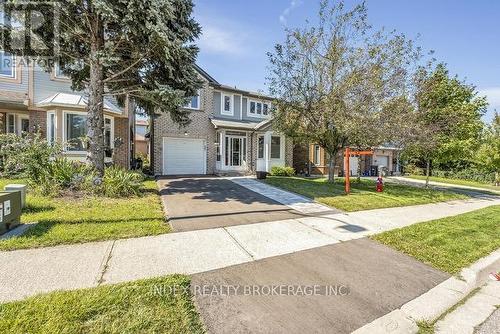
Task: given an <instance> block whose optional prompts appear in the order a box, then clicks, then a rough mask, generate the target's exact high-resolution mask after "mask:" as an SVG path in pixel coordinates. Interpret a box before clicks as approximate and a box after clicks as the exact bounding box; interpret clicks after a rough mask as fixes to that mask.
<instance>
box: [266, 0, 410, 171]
mask: <svg viewBox="0 0 500 334" xmlns="http://www.w3.org/2000/svg"><path fill="white" fill-rule="evenodd" d="M419 56H420V50H419V49H418V48H415V47H414V45H413V43H412V42H411V41H408V40H407V39H406V38H405V36H404V35H398V34H396V33H395V32H385V31H384V30H382V31H373V29H372V28H371V27H370V25H369V23H368V21H367V9H366V7H365V4H364V3H361V4H358V5H356V6H354V8H352V9H350V10H349V9H346V8H345V5H344V2H343V1H333V2H332V1H327V0H324V1H322V2H321V8H320V11H319V20H318V24H317V25H314V26H308V27H306V28H303V29H293V30H287V37H286V40H285V42H284V43H283V44H278V45H276V46H275V50H274V52H273V53H269V59H270V74H269V78H268V81H269V86H270V91H271V94H272V95H274V96H275V97H276V102H275V107H276V108H275V111H274V120H275V121H274V124H275V127H276V128H277V129H278V130H280V131H282V132H283V133H285V134H286V135H288V136H291V137H293V138H295V139H296V140H298V141H304V142H308V143H310V142H313V143H317V144H319V145H320V146H321V147H323V148H324V149H325V151H326V152H327V153H328V155H329V157H330V161H329V179H330V180H331V181H332V180H333V174H334V170H333V169H334V165H335V161H334V159H335V156H336V155H337V153H338V152H339V151H340V150H342V149H343V148H344V147H345V146H346V145H352V146H356V147H358V148H367V147H373V146H376V145H379V144H381V143H383V142H385V141H387V140H388V139H389V137H390V136H389V135H390V134H391V131H392V129H393V128H394V127H395V126H396V125H395V124H394V123H395V122H399V121H400V120H401V118H400V117H399V118H398V117H395V116H393V114H395V113H398V112H400V111H402V110H405V108H404V107H405V106H406V104H405V103H404V102H405V99H404V98H402V97H403V96H404V94H405V90H406V89H407V85H408V73H409V72H410V71H411V70H410V68H411V66H412V64H414V60H415V59H417V58H419Z"/></svg>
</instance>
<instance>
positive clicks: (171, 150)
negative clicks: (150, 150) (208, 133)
mask: <svg viewBox="0 0 500 334" xmlns="http://www.w3.org/2000/svg"><path fill="white" fill-rule="evenodd" d="M206 160H207V158H206V145H205V141H204V140H203V139H194V138H173V137H164V138H163V174H164V175H189V174H191V175H197V174H206V171H207V168H206Z"/></svg>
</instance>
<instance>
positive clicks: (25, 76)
mask: <svg viewBox="0 0 500 334" xmlns="http://www.w3.org/2000/svg"><path fill="white" fill-rule="evenodd" d="M86 105H87V98H86V96H85V94H84V93H83V92H75V91H73V90H72V89H71V82H70V80H69V79H68V78H67V77H65V76H64V75H63V74H62V73H61V72H60V71H59V69H58V66H57V64H56V66H55V68H54V69H53V70H52V71H51V72H46V71H45V70H43V69H42V68H41V67H39V66H38V65H36V64H34V62H32V61H28V60H26V59H25V58H21V57H15V56H13V55H10V54H8V53H6V52H3V51H0V133H15V134H18V135H20V134H21V133H22V132H36V131H39V132H40V133H41V134H42V136H43V137H44V138H46V139H47V140H48V141H49V142H52V141H57V142H60V143H61V144H63V147H64V152H63V154H64V155H65V156H66V157H68V158H69V159H73V160H82V161H83V160H84V159H85V157H86V151H85V148H84V143H83V141H82V138H83V137H84V136H85V135H86V133H87V124H86V111H85V108H86ZM104 114H105V129H104V130H105V142H106V146H107V148H108V150H107V152H106V161H107V162H111V161H112V159H114V163H115V164H117V165H120V166H122V167H125V168H128V167H129V166H130V159H131V156H132V151H131V150H132V143H131V138H132V137H131V132H132V131H133V127H131V124H133V123H132V120H133V118H134V112H133V106H132V104H131V103H128V102H127V103H126V104H125V107H124V108H120V107H118V104H117V103H116V101H115V100H114V99H112V98H109V97H106V98H105V104H104ZM118 138H120V139H121V140H117V139H118Z"/></svg>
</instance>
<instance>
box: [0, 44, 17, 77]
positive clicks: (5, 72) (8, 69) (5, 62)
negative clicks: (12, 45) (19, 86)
mask: <svg viewBox="0 0 500 334" xmlns="http://www.w3.org/2000/svg"><path fill="white" fill-rule="evenodd" d="M0 77H4V78H15V77H16V64H15V57H14V56H13V55H12V54H10V53H8V52H4V51H0Z"/></svg>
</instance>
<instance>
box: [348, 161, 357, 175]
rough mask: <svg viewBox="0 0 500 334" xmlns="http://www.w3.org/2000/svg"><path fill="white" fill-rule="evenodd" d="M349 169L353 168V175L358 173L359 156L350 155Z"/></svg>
mask: <svg viewBox="0 0 500 334" xmlns="http://www.w3.org/2000/svg"><path fill="white" fill-rule="evenodd" d="M349 169H350V170H351V175H353V176H356V175H358V157H349Z"/></svg>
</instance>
